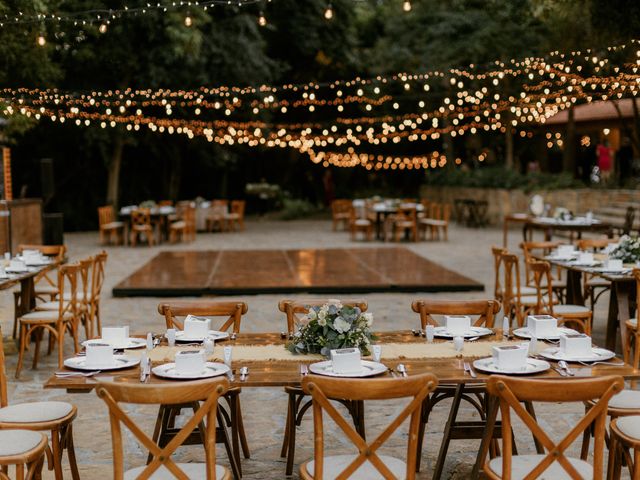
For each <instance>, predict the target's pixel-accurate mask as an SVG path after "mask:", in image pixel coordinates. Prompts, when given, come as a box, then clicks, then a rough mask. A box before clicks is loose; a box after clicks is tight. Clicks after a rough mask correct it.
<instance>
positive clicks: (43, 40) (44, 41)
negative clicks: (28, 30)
mask: <svg viewBox="0 0 640 480" xmlns="http://www.w3.org/2000/svg"><path fill="white" fill-rule="evenodd" d="M36 43H37V45H38V46H39V47H44V46H45V45H46V44H47V39H46V38H45V36H44V33H42V32H40V33H39V34H38V38H37V39H36Z"/></svg>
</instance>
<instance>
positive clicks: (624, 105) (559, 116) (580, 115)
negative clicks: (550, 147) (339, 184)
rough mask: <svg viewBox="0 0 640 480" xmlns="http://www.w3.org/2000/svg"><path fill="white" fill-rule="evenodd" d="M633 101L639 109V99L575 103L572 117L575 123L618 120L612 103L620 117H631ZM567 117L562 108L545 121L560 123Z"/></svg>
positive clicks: (565, 121) (566, 119) (547, 123)
mask: <svg viewBox="0 0 640 480" xmlns="http://www.w3.org/2000/svg"><path fill="white" fill-rule="evenodd" d="M633 101H635V102H636V105H637V106H638V110H640V99H633V98H623V99H622V100H612V101H606V102H591V103H585V104H582V105H577V106H576V107H575V108H574V109H573V118H574V121H575V122H576V123H581V122H598V121H603V120H619V119H620V116H619V114H618V110H617V109H616V107H615V106H614V105H613V103H614V102H615V103H617V104H618V108H619V109H620V113H621V114H622V118H632V117H633V103H632V102H633ZM568 119H569V110H562V111H561V112H558V113H556V114H555V115H554V116H553V117H549V118H548V119H547V121H546V122H545V124H546V125H560V124H564V123H567V121H568Z"/></svg>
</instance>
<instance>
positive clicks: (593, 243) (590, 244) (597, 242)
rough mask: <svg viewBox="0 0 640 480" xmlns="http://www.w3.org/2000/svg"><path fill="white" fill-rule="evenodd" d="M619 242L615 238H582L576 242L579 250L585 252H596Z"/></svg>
mask: <svg viewBox="0 0 640 480" xmlns="http://www.w3.org/2000/svg"><path fill="white" fill-rule="evenodd" d="M617 241H618V240H617V239H615V238H581V239H580V240H578V241H577V242H576V245H577V247H578V250H583V251H589V250H592V251H596V250H598V249H601V248H605V247H606V246H607V245H609V244H610V243H615V242H617Z"/></svg>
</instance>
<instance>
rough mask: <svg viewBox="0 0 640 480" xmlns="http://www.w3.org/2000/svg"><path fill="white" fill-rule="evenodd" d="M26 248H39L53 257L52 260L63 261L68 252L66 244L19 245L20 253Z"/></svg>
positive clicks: (44, 253)
mask: <svg viewBox="0 0 640 480" xmlns="http://www.w3.org/2000/svg"><path fill="white" fill-rule="evenodd" d="M25 250H38V251H40V253H42V255H45V256H47V257H51V258H52V260H55V261H58V262H61V261H63V260H64V256H65V254H66V253H67V247H65V246H64V245H33V244H32V245H29V244H20V245H18V253H22V252H24V251H25Z"/></svg>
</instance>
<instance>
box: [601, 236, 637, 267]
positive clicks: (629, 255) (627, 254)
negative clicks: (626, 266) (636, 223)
mask: <svg viewBox="0 0 640 480" xmlns="http://www.w3.org/2000/svg"><path fill="white" fill-rule="evenodd" d="M609 257H610V258H617V259H619V260H622V263H635V262H637V261H639V260H640V239H639V238H638V237H630V236H629V235H623V236H622V237H620V241H619V242H618V246H617V247H616V248H614V249H613V250H611V253H610V254H609Z"/></svg>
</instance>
